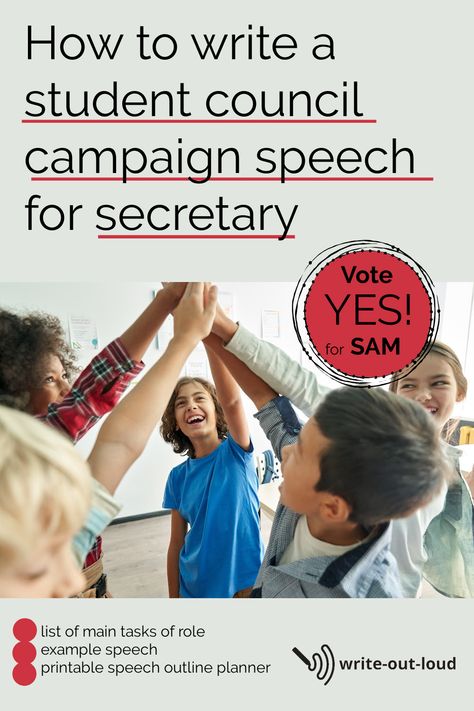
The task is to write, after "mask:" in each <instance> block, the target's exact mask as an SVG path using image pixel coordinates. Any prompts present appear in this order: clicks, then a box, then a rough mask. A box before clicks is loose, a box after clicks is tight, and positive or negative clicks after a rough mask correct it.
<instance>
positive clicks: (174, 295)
mask: <svg viewBox="0 0 474 711" xmlns="http://www.w3.org/2000/svg"><path fill="white" fill-rule="evenodd" d="M161 283H162V284H163V291H164V292H166V294H167V295H168V296H169V297H170V300H171V303H172V309H174V308H176V306H177V305H178V304H179V301H180V299H181V297H182V296H183V294H184V290H185V289H186V286H187V283H188V282H187V281H162V282H161Z"/></svg>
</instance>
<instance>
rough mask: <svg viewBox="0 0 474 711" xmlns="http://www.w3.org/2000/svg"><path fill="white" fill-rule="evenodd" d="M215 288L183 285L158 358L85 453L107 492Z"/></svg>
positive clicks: (205, 317) (138, 444)
mask: <svg viewBox="0 0 474 711" xmlns="http://www.w3.org/2000/svg"><path fill="white" fill-rule="evenodd" d="M216 300H217V290H216V287H210V288H207V287H206V286H205V285H204V284H203V283H202V282H200V283H193V284H191V283H190V284H188V285H187V287H186V290H185V292H184V295H183V297H182V299H181V301H180V302H179V305H178V307H177V308H176V310H175V312H174V336H173V338H172V339H171V341H170V343H169V345H168V348H167V349H166V351H165V353H164V354H163V355H162V357H161V358H160V359H159V360H158V361H157V362H156V363H155V365H154V366H153V367H152V368H151V369H150V370H149V371H148V373H147V374H146V375H145V376H144V377H143V378H142V380H141V381H140V382H139V383H138V384H137V385H136V386H135V387H134V388H133V390H132V391H131V392H130V393H129V394H128V395H127V396H126V397H125V398H124V399H123V400H122V401H121V402H120V403H119V404H118V405H117V407H116V408H115V410H114V411H113V412H112V413H111V414H110V416H109V418H108V419H107V420H106V422H105V423H104V424H103V425H102V427H101V429H100V432H99V435H98V437H97V441H96V443H95V446H94V448H93V450H92V452H91V454H90V456H89V464H90V467H91V470H92V473H93V474H94V476H95V477H96V479H98V480H99V481H100V482H101V483H102V484H103V485H104V486H105V487H106V488H107V489H108V490H109V491H110V492H112V493H113V492H114V491H115V489H116V488H117V486H118V484H119V483H120V481H121V480H122V477H123V476H124V475H125V473H126V472H127V471H128V469H129V468H130V466H131V465H132V464H133V462H134V461H135V460H136V459H137V458H138V457H139V456H140V454H141V453H142V451H143V449H144V447H145V445H146V443H147V441H148V439H149V437H150V435H151V433H152V431H153V429H154V427H155V426H156V424H157V423H158V421H159V420H160V419H161V417H162V415H163V412H164V409H165V407H166V405H167V403H168V400H169V398H170V396H171V393H172V391H173V387H174V386H175V384H176V380H177V378H178V376H179V373H180V371H181V369H182V367H183V365H184V363H185V361H186V358H187V357H188V356H189V354H190V353H191V351H192V350H193V349H194V348H195V347H196V345H197V343H198V342H199V341H200V340H202V339H203V338H205V337H206V336H207V335H208V333H209V331H210V329H211V326H212V322H213V320H214V315H215V310H216Z"/></svg>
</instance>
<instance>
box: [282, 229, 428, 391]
mask: <svg viewBox="0 0 474 711" xmlns="http://www.w3.org/2000/svg"><path fill="white" fill-rule="evenodd" d="M293 319H294V323H295V328H296V330H297V334H298V338H299V340H300V343H301V345H302V346H303V349H304V350H305V352H306V354H307V355H308V356H309V357H310V358H311V360H312V361H313V362H314V363H315V364H316V365H317V366H318V367H319V368H321V369H322V370H324V371H325V372H326V373H328V374H329V375H331V377H333V378H334V379H335V380H337V381H338V382H340V383H342V384H345V385H359V386H373V385H383V384H385V383H388V382H390V381H391V380H392V379H393V376H394V375H395V374H396V373H397V372H399V371H401V370H403V371H406V369H407V368H408V369H411V368H414V367H415V366H416V365H417V364H418V363H419V362H420V360H422V358H423V357H424V356H425V355H426V353H427V352H428V351H429V349H430V347H431V345H432V343H433V341H434V339H435V337H436V333H437V330H438V325H439V306H438V301H437V297H436V294H435V292H434V288H433V284H432V282H431V279H430V278H429V276H428V275H427V274H426V272H425V271H424V269H423V268H422V267H421V266H420V265H419V264H417V263H416V262H415V261H414V260H413V259H412V258H411V257H409V256H408V255H407V254H405V253H404V252H402V251H401V250H400V249H398V248H397V247H394V246H393V245H389V244H385V243H384V242H374V241H357V242H347V243H344V244H341V245H337V246H335V247H332V248H330V249H328V250H325V251H324V252H322V253H321V254H319V255H318V256H317V257H316V258H315V259H313V260H311V262H309V264H308V268H307V269H306V272H305V274H303V276H302V277H301V279H300V281H299V282H298V285H297V288H296V291H295V294H294V297H293Z"/></svg>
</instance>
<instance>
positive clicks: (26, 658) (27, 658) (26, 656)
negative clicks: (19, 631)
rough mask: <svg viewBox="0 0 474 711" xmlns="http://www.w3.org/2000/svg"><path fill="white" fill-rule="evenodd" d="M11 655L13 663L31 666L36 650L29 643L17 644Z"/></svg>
mask: <svg viewBox="0 0 474 711" xmlns="http://www.w3.org/2000/svg"><path fill="white" fill-rule="evenodd" d="M12 654H13V659H14V660H15V662H21V663H26V664H31V662H33V661H34V660H35V659H36V648H35V647H34V646H33V645H32V644H31V642H17V643H16V644H15V646H14V647H13V652H12Z"/></svg>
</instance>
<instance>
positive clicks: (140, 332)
mask: <svg viewBox="0 0 474 711" xmlns="http://www.w3.org/2000/svg"><path fill="white" fill-rule="evenodd" d="M185 287H186V284H185V283H184V282H183V283H181V282H175V283H174V284H165V285H164V288H163V289H160V291H159V292H158V293H157V295H156V296H155V298H154V299H153V301H152V302H151V304H149V305H148V306H147V308H146V309H145V310H144V311H143V313H142V314H140V316H139V317H138V318H137V319H136V321H134V322H133V323H132V325H131V326H129V328H127V330H126V331H125V332H124V333H122V335H121V336H120V340H121V342H122V344H123V345H124V346H125V348H126V350H127V352H128V355H129V356H130V358H131V359H132V360H141V359H142V358H143V356H144V354H145V351H146V350H147V348H148V346H149V345H150V343H151V342H152V340H153V338H154V337H155V336H156V333H157V331H158V330H159V329H160V328H161V326H162V325H163V322H164V320H165V319H166V317H167V316H168V315H169V314H170V313H171V311H173V309H175V308H176V306H177V305H178V303H179V300H180V298H181V296H182V295H183V293H184V289H185Z"/></svg>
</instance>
